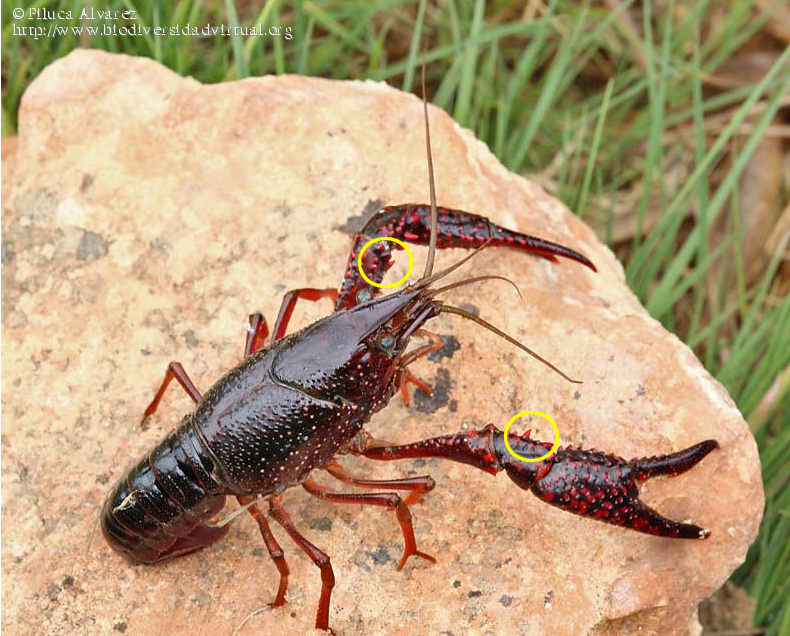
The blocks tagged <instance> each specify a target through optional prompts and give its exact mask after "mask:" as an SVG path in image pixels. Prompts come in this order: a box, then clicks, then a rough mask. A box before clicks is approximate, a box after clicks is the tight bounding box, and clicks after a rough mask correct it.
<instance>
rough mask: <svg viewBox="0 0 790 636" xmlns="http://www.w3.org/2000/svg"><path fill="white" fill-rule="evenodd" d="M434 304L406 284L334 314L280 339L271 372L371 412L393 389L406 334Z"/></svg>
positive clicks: (431, 312) (435, 311)
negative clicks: (363, 405)
mask: <svg viewBox="0 0 790 636" xmlns="http://www.w3.org/2000/svg"><path fill="white" fill-rule="evenodd" d="M438 307H439V303H438V302H437V301H434V300H433V299H432V298H431V297H430V296H429V295H427V294H426V293H425V292H424V291H423V290H421V289H416V288H407V289H405V290H403V291H400V292H398V293H395V294H391V295H389V296H385V297H383V298H378V299H375V300H371V301H368V302H366V303H363V304H361V305H358V306H356V307H354V308H353V309H349V310H346V311H340V312H336V313H334V314H332V315H330V316H327V317H326V318H324V319H323V320H320V321H318V322H317V323H314V324H313V325H311V326H310V327H307V328H306V329H305V330H303V331H301V332H298V333H295V334H292V335H291V336H288V337H287V338H285V339H284V340H283V341H281V343H282V344H279V345H278V347H279V348H280V351H278V352H277V353H276V354H275V360H274V364H273V373H274V375H275V377H276V378H278V379H280V380H282V381H284V382H287V383H289V384H291V385H298V386H300V387H302V388H303V389H304V390H306V391H307V392H309V393H311V394H313V395H325V396H327V397H328V398H330V399H340V400H346V401H349V402H354V403H357V404H359V403H367V404H368V405H369V407H368V408H370V409H371V410H377V409H378V408H381V407H382V406H383V405H384V404H386V402H387V401H388V400H389V398H390V397H392V394H393V393H394V392H395V388H396V387H395V375H396V373H397V371H398V369H399V366H400V356H401V355H402V354H403V352H404V351H405V350H406V348H407V346H408V344H409V340H410V338H411V336H412V334H413V333H414V331H415V330H416V329H418V328H419V327H420V325H422V324H423V323H424V322H425V321H426V320H428V319H429V318H431V317H432V316H435V315H437V314H438ZM370 405H374V406H370Z"/></svg>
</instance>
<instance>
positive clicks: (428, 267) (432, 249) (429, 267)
mask: <svg viewBox="0 0 790 636" xmlns="http://www.w3.org/2000/svg"><path fill="white" fill-rule="evenodd" d="M421 82H422V110H423V115H424V117H425V150H426V152H427V154H428V186H429V188H430V191H431V242H430V244H429V247H428V260H427V261H426V262H425V271H424V272H423V275H422V277H423V278H428V277H429V276H430V275H431V274H432V273H433V261H434V257H435V256H436V226H437V224H438V219H437V213H436V184H435V182H434V179H433V158H432V156H431V128H430V126H429V125H428V97H427V95H426V94H425V58H424V57H423V59H422V76H421Z"/></svg>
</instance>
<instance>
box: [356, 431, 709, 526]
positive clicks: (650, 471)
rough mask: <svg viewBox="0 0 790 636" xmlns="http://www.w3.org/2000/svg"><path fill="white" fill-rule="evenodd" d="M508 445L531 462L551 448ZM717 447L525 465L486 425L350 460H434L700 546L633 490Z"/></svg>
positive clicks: (588, 453) (514, 441)
mask: <svg viewBox="0 0 790 636" xmlns="http://www.w3.org/2000/svg"><path fill="white" fill-rule="evenodd" d="M508 442H509V443H510V446H511V448H512V449H513V451H514V452H516V453H517V454H519V455H521V456H523V457H527V458H530V459H536V458H538V457H541V456H543V455H544V454H545V453H546V451H547V450H548V449H549V448H550V447H551V444H547V443H544V442H538V441H536V440H531V439H529V433H526V434H524V435H512V434H511V435H510V436H509V437H508ZM718 447H719V444H718V442H716V441H715V440H706V441H704V442H700V443H699V444H695V445H694V446H691V447H689V448H686V449H684V450H682V451H679V452H677V453H672V454H670V455H659V456H655V457H647V458H641V459H632V460H630V461H626V460H625V459H622V458H620V457H617V456H615V455H607V454H605V453H601V452H599V451H593V450H582V449H574V448H564V449H562V448H561V449H560V450H558V451H557V452H556V453H555V454H554V455H552V456H551V457H549V458H547V459H545V460H543V461H539V462H525V461H521V460H519V459H516V458H515V457H514V456H513V455H511V454H510V453H509V452H508V451H507V448H506V446H505V436H504V434H503V433H502V431H500V430H499V429H498V428H496V427H495V426H493V425H488V426H487V427H485V428H483V429H480V430H477V431H467V432H464V433H455V434H451V435H444V436H441V437H434V438H432V439H427V440H424V441H421V442H417V443H415V444H405V445H403V446H373V447H367V448H363V449H361V450H358V451H357V452H358V453H359V454H361V455H363V456H365V457H368V458H371V459H382V460H394V459H406V458H421V457H441V458H444V459H449V460H451V461H455V462H460V463H463V464H469V465H471V466H474V467H476V468H479V469H481V470H484V471H486V472H488V473H491V474H496V473H498V472H500V471H503V470H504V471H505V472H506V473H507V475H508V477H510V479H511V480H512V481H513V482H515V483H516V485H517V486H519V488H522V489H524V490H529V491H530V492H532V493H533V494H534V495H535V496H537V497H539V498H540V499H542V500H543V501H545V502H546V503H549V504H551V505H552V506H556V507H558V508H561V509H563V510H566V511H568V512H572V513H574V514H577V515H581V516H583V517H589V518H591V519H598V520H600V521H604V522H606V523H610V524H613V525H618V526H622V527H624V528H629V529H631V530H636V531H637V532H644V533H646V534H652V535H656V536H660V537H671V538H678V539H705V538H707V537H708V536H709V535H710V531H708V530H703V529H702V528H700V527H699V526H696V525H693V524H689V523H679V522H676V521H672V520H671V519H667V518H666V517H663V516H662V515H660V514H659V513H658V512H656V511H655V510H653V509H652V508H650V507H649V506H647V505H645V504H644V503H643V502H642V501H640V500H639V485H640V483H642V482H644V481H646V480H647V479H649V478H651V477H655V476H658V475H669V476H675V475H679V474H681V473H684V472H686V471H687V470H689V469H691V468H692V467H694V466H695V465H696V464H697V463H699V462H700V461H701V460H702V459H703V458H704V457H705V456H706V455H707V454H708V453H710V452H711V451H713V450H714V449H716V448H718Z"/></svg>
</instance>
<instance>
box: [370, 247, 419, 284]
mask: <svg viewBox="0 0 790 636" xmlns="http://www.w3.org/2000/svg"><path fill="white" fill-rule="evenodd" d="M379 241H392V242H393V243H397V244H398V245H400V246H401V247H402V248H403V249H404V250H406V253H407V254H408V255H409V269H408V270H407V271H406V275H405V276H404V277H403V278H401V279H400V280H399V281H397V282H395V283H390V284H389V285H382V284H381V283H375V282H373V281H372V280H370V279H369V278H368V277H367V275H366V274H365V270H363V269H362V255H363V254H364V253H365V250H366V249H368V248H369V247H370V246H371V245H373V243H378V242H379ZM357 268H358V269H359V273H360V274H362V278H364V279H365V281H367V282H368V283H370V284H371V285H373V286H374V287H380V288H381V289H389V288H391V287H397V286H398V285H401V284H403V283H404V282H405V281H406V280H407V279H408V278H409V276H411V270H413V269H414V255H413V254H412V253H411V250H410V249H409V246H408V245H406V243H404V242H403V241H401V240H400V239H396V238H393V237H391V236H380V237H378V238H374V239H370V240H369V241H368V242H367V243H365V244H364V245H363V246H362V249H361V250H360V252H359V256H357Z"/></svg>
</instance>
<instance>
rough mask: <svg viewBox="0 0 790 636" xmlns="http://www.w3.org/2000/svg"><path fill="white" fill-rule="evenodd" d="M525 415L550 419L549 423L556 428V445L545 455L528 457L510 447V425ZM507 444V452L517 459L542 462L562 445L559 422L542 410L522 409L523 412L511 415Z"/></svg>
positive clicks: (507, 427) (508, 424)
mask: <svg viewBox="0 0 790 636" xmlns="http://www.w3.org/2000/svg"><path fill="white" fill-rule="evenodd" d="M524 415H540V416H541V417H542V418H544V419H546V420H548V421H549V424H551V426H552V428H554V435H555V437H556V439H555V440H554V446H552V447H551V450H549V452H548V453H546V454H545V455H541V456H540V457H536V458H535V459H528V458H526V457H522V456H521V455H519V454H518V453H516V452H514V451H513V449H512V448H510V442H508V441H507V429H509V428H510V425H511V424H513V422H515V421H516V420H517V419H518V418H520V417H523V416H524ZM505 446H506V447H507V452H508V453H510V454H511V455H513V457H515V458H516V459H520V460H521V461H523V462H541V461H543V460H544V459H548V458H549V457H551V456H552V455H553V454H554V453H556V452H557V449H558V448H559V446H560V429H558V428H557V423H556V422H555V421H554V420H553V419H551V417H550V416H549V415H546V414H545V413H542V412H540V411H522V412H521V413H518V414H517V415H514V416H513V417H511V418H510V421H509V422H508V423H507V426H506V427H505Z"/></svg>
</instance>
